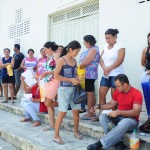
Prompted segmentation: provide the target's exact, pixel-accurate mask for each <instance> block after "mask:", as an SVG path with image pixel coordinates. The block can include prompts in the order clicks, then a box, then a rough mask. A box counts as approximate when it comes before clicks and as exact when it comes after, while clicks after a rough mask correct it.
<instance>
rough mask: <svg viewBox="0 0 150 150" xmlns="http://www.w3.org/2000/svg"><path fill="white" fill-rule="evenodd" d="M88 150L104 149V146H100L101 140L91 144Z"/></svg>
mask: <svg viewBox="0 0 150 150" xmlns="http://www.w3.org/2000/svg"><path fill="white" fill-rule="evenodd" d="M87 150H102V148H101V147H100V146H99V141H98V142H96V143H94V144H91V145H89V146H88V147H87Z"/></svg>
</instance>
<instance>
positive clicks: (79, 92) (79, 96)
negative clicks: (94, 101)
mask: <svg viewBox="0 0 150 150" xmlns="http://www.w3.org/2000/svg"><path fill="white" fill-rule="evenodd" d="M86 100H87V93H86V92H85V90H84V89H83V88H82V87H81V85H80V84H78V85H77V86H76V87H75V91H74V97H73V102H74V104H80V103H84V102H85V101H86Z"/></svg>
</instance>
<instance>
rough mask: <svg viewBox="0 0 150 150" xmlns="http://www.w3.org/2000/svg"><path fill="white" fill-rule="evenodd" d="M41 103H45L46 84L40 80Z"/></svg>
mask: <svg viewBox="0 0 150 150" xmlns="http://www.w3.org/2000/svg"><path fill="white" fill-rule="evenodd" d="M39 85H40V96H41V102H44V101H45V82H44V79H42V80H39Z"/></svg>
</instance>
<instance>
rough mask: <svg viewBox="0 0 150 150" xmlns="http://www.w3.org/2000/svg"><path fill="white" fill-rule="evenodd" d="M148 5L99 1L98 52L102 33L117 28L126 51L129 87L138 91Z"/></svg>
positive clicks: (135, 0) (148, 28) (119, 0)
mask: <svg viewBox="0 0 150 150" xmlns="http://www.w3.org/2000/svg"><path fill="white" fill-rule="evenodd" d="M149 10H150V2H146V3H142V4H138V0H113V1H112V0H101V1H100V12H99V19H100V23H99V24H100V41H99V43H100V48H101V50H102V48H103V46H104V44H105V43H106V42H105V36H104V33H105V31H106V30H107V29H108V28H117V29H118V30H119V31H120V33H119V34H118V40H119V41H121V42H122V43H123V44H124V45H125V47H126V58H125V61H124V67H125V71H126V74H127V76H128V77H129V79H130V83H131V84H132V85H133V86H134V87H136V88H138V89H141V86H140V76H141V74H142V72H143V71H144V67H142V66H141V54H142V50H143V49H144V47H146V46H147V34H148V33H149V32H150V19H149V18H150V13H149Z"/></svg>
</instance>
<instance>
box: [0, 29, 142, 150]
mask: <svg viewBox="0 0 150 150" xmlns="http://www.w3.org/2000/svg"><path fill="white" fill-rule="evenodd" d="M118 33H119V31H118V30H117V29H108V30H107V31H106V32H105V38H106V42H107V44H106V45H105V46H104V49H103V51H102V53H101V55H100V53H99V48H98V47H97V46H96V39H95V38H94V37H93V36H92V35H87V36H85V37H84V38H83V40H84V45H85V47H86V48H87V50H85V51H83V53H82V54H81V55H80V60H79V64H78V62H76V60H75V57H76V56H77V55H78V53H79V52H80V49H81V45H80V43H79V42H78V41H72V42H70V43H69V44H68V45H67V46H66V47H64V48H63V50H60V51H59V49H58V45H57V44H56V43H55V42H47V43H45V44H44V48H42V49H41V55H42V58H40V59H39V60H38V59H37V58H34V56H33V54H34V51H33V49H29V50H28V54H29V57H26V58H23V60H22V63H20V66H19V68H21V69H24V70H26V69H30V67H32V68H33V73H34V74H35V75H36V76H40V79H44V81H45V93H46V94H45V103H43V102H40V94H39V85H38V84H39V81H38V79H39V78H37V84H36V85H34V86H33V87H27V85H25V82H24V78H23V77H21V81H22V87H23V89H24V91H25V92H27V93H28V92H29V93H32V98H31V99H30V100H31V102H30V105H28V106H27V105H26V104H29V102H28V101H26V102H24V103H22V107H23V109H24V114H25V118H23V119H21V121H22V122H26V121H30V120H31V118H32V119H33V120H34V124H33V126H38V125H40V124H41V122H40V119H39V117H38V116H37V113H38V112H39V111H40V112H47V111H48V115H49V120H50V129H55V136H54V139H53V141H54V142H56V143H58V144H64V141H63V140H62V139H61V136H60V134H59V130H60V126H61V123H62V121H63V118H64V117H65V115H66V113H67V110H68V107H69V105H70V106H71V109H72V113H73V121H74V137H75V138H77V139H79V140H82V139H83V137H82V135H80V134H79V132H78V127H79V109H80V108H81V112H84V110H85V104H81V105H75V104H74V103H73V95H74V89H75V85H77V84H80V78H78V75H77V73H76V68H77V65H79V66H80V69H85V91H86V92H87V104H88V112H87V114H85V115H84V116H82V117H81V119H82V120H95V119H96V118H95V111H96V110H97V109H102V110H108V109H112V112H110V113H109V114H101V115H100V118H99V120H100V124H101V126H102V127H103V129H104V132H105V134H106V135H105V136H104V138H102V139H101V140H100V141H98V142H97V143H94V144H92V145H89V146H88V148H87V149H88V150H99V149H101V148H102V147H103V148H109V147H111V146H114V145H115V144H117V143H118V142H119V141H120V140H121V139H122V137H123V135H124V134H125V133H126V132H127V131H130V130H132V129H135V128H137V127H138V122H139V114H140V111H141V106H142V94H141V93H140V91H138V90H137V89H135V88H133V87H132V86H131V85H130V84H129V80H128V78H127V76H126V75H125V71H124V68H123V61H124V58H125V47H124V46H123V45H122V44H121V43H120V42H118V41H117V34H118ZM59 48H60V49H61V48H62V47H61V46H60V47H59ZM7 51H8V52H7ZM4 52H5V53H10V51H9V50H6V51H5V50H4ZM7 59H8V56H7ZM7 59H5V60H7ZM10 59H11V62H9V65H11V66H12V68H13V65H14V63H13V61H14V60H13V58H10ZM2 62H3V64H1V65H3V66H2V67H3V68H4V69H6V68H5V67H6V66H7V65H8V64H7V63H8V62H6V63H5V62H4V61H3V60H2ZM99 63H100V65H101V67H102V69H103V75H102V78H101V81H100V90H99V96H100V99H99V104H98V105H96V106H95V104H96V100H95V94H94V90H95V87H94V83H95V80H97V78H98V66H99ZM6 71H7V70H6ZM15 77H16V76H15ZM17 79H18V77H17ZM19 79H20V78H19ZM7 81H8V80H7ZM16 85H17V84H16ZM110 88H111V94H112V100H111V101H110V102H109V103H106V95H107V92H108V90H109V89H110ZM13 96H14V95H13V94H12V95H11V99H12V100H13ZM7 97H8V96H7ZM6 101H7V100H6ZM6 101H4V102H6ZM36 102H37V103H38V104H36V105H35V104H34V103H36ZM29 106H30V108H29ZM31 106H32V108H31ZM44 106H46V107H44ZM57 106H59V114H58V116H57V119H56V122H55V119H54V116H55V114H54V113H55V111H54V108H55V107H57ZM31 110H32V111H31ZM33 110H34V111H33ZM109 122H113V123H114V125H115V126H116V127H114V128H113V129H111V128H110V127H109ZM48 129H49V128H48ZM45 130H47V129H45ZM118 130H120V132H118ZM118 133H119V134H118Z"/></svg>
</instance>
